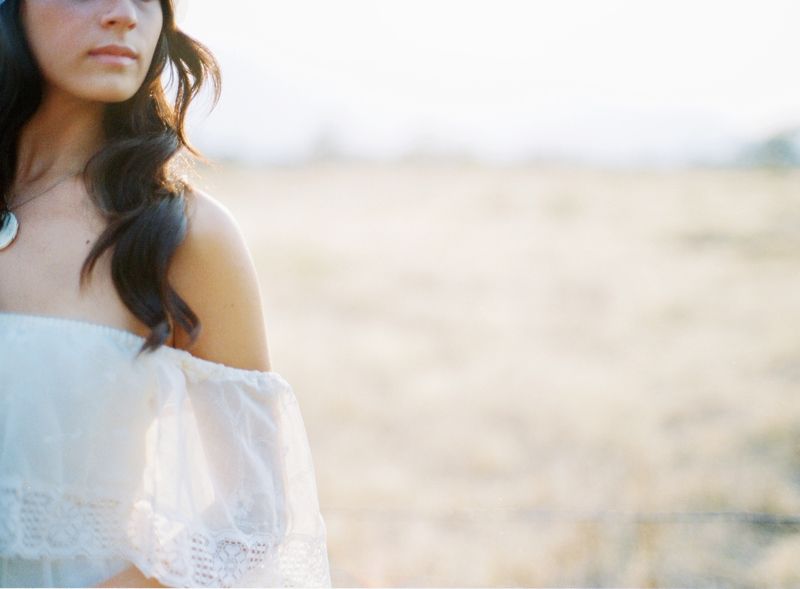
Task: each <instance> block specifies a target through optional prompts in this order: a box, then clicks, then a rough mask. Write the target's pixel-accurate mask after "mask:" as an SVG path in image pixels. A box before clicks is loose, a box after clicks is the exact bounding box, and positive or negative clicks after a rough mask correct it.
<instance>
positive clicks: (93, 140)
mask: <svg viewBox="0 0 800 589" xmlns="http://www.w3.org/2000/svg"><path fill="white" fill-rule="evenodd" d="M167 67H169V68H170V79H171V80H172V79H173V76H174V79H175V80H177V88H176V92H175V100H174V102H170V101H169V100H168V99H167V95H166V92H165V89H164V88H163V87H162V83H161V74H162V72H164V70H165V69H166V68H167ZM209 79H210V80H211V81H212V82H213V83H214V89H215V103H216V100H218V98H219V92H220V82H221V76H220V73H219V69H218V67H217V64H216V62H215V60H214V58H213V56H212V55H211V54H210V52H209V51H208V50H207V49H206V48H205V47H204V46H203V45H201V44H200V43H198V42H196V41H194V40H193V39H191V38H190V37H188V36H187V35H185V34H184V33H182V32H181V31H180V30H179V29H178V28H177V27H176V24H175V19H174V7H173V5H172V0H0V194H2V196H3V201H2V203H0V207H2V212H0V585H3V586H89V585H91V586H117V587H119V586H268V585H291V586H300V585H323V586H325V585H327V586H329V585H330V577H329V569H328V561H327V551H326V545H325V525H324V522H323V520H322V517H321V515H320V513H319V507H318V503H317V491H316V486H315V479H314V470H313V463H312V460H311V455H310V451H309V447H308V442H307V438H306V433H305V430H304V426H303V421H302V417H301V414H300V410H299V406H298V404H297V400H296V398H295V397H294V393H293V392H292V390H291V387H290V386H289V385H288V383H287V382H286V381H285V380H283V378H282V377H280V376H279V375H278V374H277V373H275V372H272V371H271V368H270V361H269V353H268V348H267V339H266V333H265V327H264V317H263V314H262V308H261V302H260V301H261V296H260V288H259V284H258V280H257V277H256V274H255V269H254V265H253V262H252V258H251V256H250V252H249V251H248V249H247V247H246V245H245V242H244V239H243V237H242V234H241V232H240V230H239V227H238V225H237V223H236V221H235V219H233V217H232V216H231V215H230V213H229V212H228V210H227V209H226V208H225V207H224V206H222V205H220V204H219V203H218V202H217V201H215V200H214V199H213V198H212V197H211V196H210V195H208V194H206V193H204V192H202V191H198V190H194V189H192V188H191V187H190V186H189V185H188V184H186V183H185V182H183V181H181V180H178V179H177V177H176V171H175V168H174V162H175V161H176V160H177V159H178V158H177V156H179V155H180V152H181V150H182V149H183V148H186V149H187V150H188V151H189V152H191V153H193V154H195V155H197V156H199V155H200V154H199V153H198V152H197V151H196V150H194V149H193V148H192V147H191V146H190V145H189V144H188V142H187V140H186V138H185V136H184V130H183V123H184V118H185V115H186V111H187V108H188V106H189V104H190V102H191V101H192V98H193V97H194V96H196V94H197V92H198V91H199V89H200V88H201V86H202V84H203V83H204V82H205V81H206V80H209ZM189 350H191V352H190V351H189Z"/></svg>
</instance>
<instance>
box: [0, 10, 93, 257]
mask: <svg viewBox="0 0 800 589" xmlns="http://www.w3.org/2000/svg"><path fill="white" fill-rule="evenodd" d="M0 3H2V2H0ZM77 173H78V172H70V173H69V174H65V175H64V176H61V178H59V179H58V180H57V181H56V182H54V183H53V184H51V185H50V186H49V187H48V188H47V189H45V190H42V191H41V192H40V193H38V194H36V195H34V196H32V197H30V198H29V199H28V200H26V201H23V202H21V203H19V204H18V205H14V208H15V209H17V208H19V207H21V206H22V205H24V204H27V203H29V202H30V201H32V200H33V199H34V198H38V197H40V196H42V195H43V194H46V193H48V192H50V191H51V190H53V188H55V187H56V186H58V185H59V184H61V183H62V182H63V181H64V180H66V179H67V178H70V177H72V176H74V175H75V174H77ZM14 196H16V195H14ZM7 202H8V201H6V203H7ZM18 232H19V220H18V219H17V216H16V215H15V214H14V213H12V212H11V207H9V206H8V205H7V204H6V207H5V216H4V218H3V222H2V224H0V250H4V249H6V248H7V247H8V246H9V245H11V243H12V242H13V241H14V238H16V237H17V233H18Z"/></svg>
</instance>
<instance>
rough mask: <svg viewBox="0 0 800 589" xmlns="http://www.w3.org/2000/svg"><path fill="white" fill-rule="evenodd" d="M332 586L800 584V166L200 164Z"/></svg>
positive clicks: (202, 184)
mask: <svg viewBox="0 0 800 589" xmlns="http://www.w3.org/2000/svg"><path fill="white" fill-rule="evenodd" d="M200 171H201V175H202V181H201V182H200V185H201V186H204V187H205V188H206V189H207V190H209V191H210V192H211V193H212V194H214V195H215V196H216V197H217V198H218V199H220V200H221V201H223V202H224V203H225V204H226V205H227V206H228V207H229V208H230V209H231V211H232V212H233V213H234V215H235V216H236V217H237V219H239V222H240V224H241V226H242V228H243V230H244V231H245V233H246V235H247V237H248V239H249V241H250V244H251V247H252V251H253V255H254V259H255V262H256V265H257V267H258V270H259V273H260V277H261V280H262V287H263V295H264V303H265V309H266V314H267V328H268V333H269V338H270V345H271V355H272V360H273V365H274V367H275V369H276V370H278V371H279V372H280V373H281V374H283V375H284V376H285V377H286V378H287V379H288V380H289V382H291V383H292V385H293V387H294V389H295V392H296V393H297V395H298V398H299V399H300V402H301V407H302V409H303V412H304V417H305V422H306V426H307V429H308V432H309V437H310V440H311V444H312V449H313V451H314V459H315V464H316V468H317V476H318V484H319V490H320V499H321V504H322V509H323V513H324V515H325V518H326V522H327V524H328V533H329V552H330V557H331V565H332V571H333V576H334V584H335V585H337V586H398V585H399V586H431V585H438V586H446V585H459V586H476V585H480V586H488V585H504V586H511V585H528V586H531V585H533V586H543V585H547V586H559V585H561V586H563V585H571V586H576V585H577V586H664V585H672V586H674V585H680V584H683V585H693V586H698V585H702V586H737V587H738V586H754V585H759V586H763V585H770V586H791V585H794V586H797V585H798V584H800V564H798V562H800V561H799V560H798V558H797V555H798V554H800V544H799V543H798V542H800V536H798V531H800V527H797V526H796V527H792V526H777V525H756V524H753V523H747V522H742V521H738V520H735V519H724V518H716V519H715V518H709V519H701V518H689V519H687V520H685V521H683V520H681V521H674V520H669V519H667V520H663V521H659V520H658V519H657V518H656V519H655V520H646V519H645V520H640V521H636V520H630V519H626V517H624V515H613V514H611V515H609V516H607V517H605V518H603V517H600V518H594V519H592V517H590V516H591V515H592V514H596V513H597V512H600V513H601V514H602V513H606V512H625V514H629V513H631V512H641V513H644V514H650V513H656V514H658V513H661V514H663V513H665V512H680V513H685V512H698V511H715V512H716V511H753V512H769V513H773V514H800V399H799V398H798V383H799V382H800V335H799V333H800V332H799V331H798V325H800V305H798V301H797V294H798V289H797V284H798V280H800V199H799V198H798V186H800V184H799V183H798V180H800V174H798V173H770V172H756V171H710V170H707V171H685V172H612V171H598V170H590V169H558V168H533V167H531V168H508V169H502V168H494V169H493V168H484V167H479V166H469V165H455V164H437V165H433V164H431V165H423V164H405V165H359V164H344V163H340V164H336V163H330V164H319V165H315V166H310V167H302V168H296V169H261V170H259V169H250V168H237V167H232V166H224V167H221V168H219V169H213V170H212V169H201V170H200Z"/></svg>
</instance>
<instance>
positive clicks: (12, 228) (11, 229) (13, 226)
mask: <svg viewBox="0 0 800 589" xmlns="http://www.w3.org/2000/svg"><path fill="white" fill-rule="evenodd" d="M18 230H19V222H17V216H16V215H15V214H14V213H12V212H11V211H6V214H5V220H4V221H3V224H2V226H1V227H0V250H4V249H6V248H7V247H8V246H9V245H11V242H12V241H14V238H15V237H16V236H17V231H18Z"/></svg>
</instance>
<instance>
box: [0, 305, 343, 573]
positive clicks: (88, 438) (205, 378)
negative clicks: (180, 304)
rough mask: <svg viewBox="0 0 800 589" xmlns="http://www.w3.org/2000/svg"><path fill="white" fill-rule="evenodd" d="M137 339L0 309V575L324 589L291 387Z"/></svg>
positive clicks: (307, 464) (315, 513)
mask: <svg viewBox="0 0 800 589" xmlns="http://www.w3.org/2000/svg"><path fill="white" fill-rule="evenodd" d="M144 341H145V340H144V338H142V337H140V336H138V335H136V334H134V333H131V332H128V331H124V330H121V329H117V328H114V327H110V326H106V325H100V324H97V323H88V322H85V321H80V320H76V319H66V318H61V317H46V316H41V315H26V314H19V313H7V312H0V585H1V586H17V587H20V586H21V587H41V586H50V587H58V586H73V587H75V586H92V585H96V584H98V583H100V582H102V581H104V580H106V579H108V578H110V577H112V576H113V575H115V574H117V573H118V572H120V571H122V570H124V569H126V568H128V567H129V566H130V565H131V564H135V565H136V567H138V568H139V570H141V571H142V573H143V574H144V575H145V576H146V577H148V578H155V579H157V580H158V581H159V582H160V583H161V584H163V585H167V586H174V587H231V586H233V587H256V586H260V587H265V586H268V587H292V586H304V587H312V586H319V587H330V584H331V581H330V570H329V565H328V554H327V547H326V528H325V523H324V520H323V518H322V515H321V513H320V510H319V504H318V496H317V488H316V481H315V474H314V465H313V462H312V458H311V452H310V448H309V444H308V439H307V437H306V430H305V426H304V423H303V419H302V416H301V413H300V408H299V406H298V402H297V399H296V398H295V395H294V392H293V391H292V389H291V387H290V386H289V384H288V383H287V382H286V381H285V380H284V379H283V378H282V377H281V376H280V375H279V374H278V373H276V372H261V371H256V370H243V369H239V368H233V367H230V366H226V365H223V364H219V363H216V362H210V361H208V360H203V359H201V358H198V357H196V356H193V355H192V354H190V353H189V352H187V351H185V350H179V349H175V348H171V347H167V346H163V347H161V348H159V349H158V350H156V351H155V352H153V353H150V352H147V351H145V352H143V353H142V355H141V356H139V357H138V358H136V352H137V351H138V350H139V348H140V347H141V345H142V344H143V343H144Z"/></svg>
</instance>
